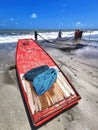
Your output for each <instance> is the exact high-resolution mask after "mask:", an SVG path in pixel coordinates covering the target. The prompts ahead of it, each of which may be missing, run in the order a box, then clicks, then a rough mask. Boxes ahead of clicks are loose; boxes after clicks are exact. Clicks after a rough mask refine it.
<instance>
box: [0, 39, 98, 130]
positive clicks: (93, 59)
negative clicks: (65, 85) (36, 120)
mask: <svg viewBox="0 0 98 130" xmlns="http://www.w3.org/2000/svg"><path fill="white" fill-rule="evenodd" d="M65 43H66V44H68V43H69V41H63V42H61V41H58V42H56V43H48V42H42V43H40V45H41V46H42V47H43V48H44V49H45V50H46V51H47V52H48V53H49V54H50V56H51V57H52V58H53V59H54V60H55V62H56V63H57V64H58V65H59V67H60V68H61V69H62V71H63V72H64V74H65V75H66V76H67V77H68V78H69V80H70V81H71V83H72V84H73V85H74V86H75V88H76V90H77V91H78V93H79V94H80V96H81V100H80V101H79V104H78V105H76V106H74V107H73V108H71V109H69V110H68V111H66V112H63V113H61V114H60V115H58V116H57V117H55V118H54V119H52V120H50V121H49V122H47V123H46V124H44V125H43V126H41V127H39V128H34V127H33V126H32V124H31V122H30V119H29V118H28V115H27V113H26V110H25V106H24V103H23V100H22V97H21V93H20V89H19V85H18V82H17V77H16V70H15V69H13V70H9V69H8V68H9V67H10V65H14V64H15V51H16V44H14V45H13V46H11V47H10V44H9V47H8V45H7V47H6V44H5V45H2V44H1V45H0V63H1V66H0V130H37V129H38V130H50V129H51V130H97V129H98V53H92V52H90V51H88V50H87V49H86V47H85V48H84V49H85V53H83V52H82V49H78V50H74V51H71V52H66V51H61V50H59V49H58V48H59V47H61V46H64V44H65ZM5 48H6V49H5ZM90 49H91V50H92V49H95V50H98V48H92V47H91V48H90ZM12 50H13V51H12ZM8 52H9V53H8Z"/></svg>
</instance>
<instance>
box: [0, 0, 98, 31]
mask: <svg viewBox="0 0 98 130" xmlns="http://www.w3.org/2000/svg"><path fill="white" fill-rule="evenodd" d="M77 28H80V29H98V0H1V1H0V29H77Z"/></svg>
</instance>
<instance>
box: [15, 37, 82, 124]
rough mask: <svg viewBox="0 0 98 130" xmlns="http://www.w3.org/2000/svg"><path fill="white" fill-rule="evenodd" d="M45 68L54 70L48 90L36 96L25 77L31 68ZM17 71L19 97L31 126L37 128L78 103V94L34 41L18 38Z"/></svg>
mask: <svg viewBox="0 0 98 130" xmlns="http://www.w3.org/2000/svg"><path fill="white" fill-rule="evenodd" d="M41 65H48V66H49V67H52V68H55V69H56V71H57V79H56V81H55V83H54V84H53V85H52V86H51V88H50V89H49V90H48V91H46V92H45V93H44V94H42V95H40V96H38V95H37V94H36V92H35V90H34V88H33V86H32V83H31V82H30V81H27V80H25V79H24V77H23V76H24V74H25V73H26V72H27V71H29V70H30V69H32V68H36V67H39V66H41ZM16 70H17V74H18V80H19V83H20V87H21V90H22V94H23V97H24V100H25V103H26V105H27V108H28V111H29V113H30V116H31V119H32V122H33V125H34V126H40V125H42V124H43V123H45V122H46V121H48V120H49V119H51V118H53V117H55V116H56V115H58V114H59V113H61V112H62V111H63V110H66V109H67V108H70V107H71V106H73V105H75V104H77V103H78V101H79V100H80V99H81V97H80V95H79V94H78V92H77V91H76V89H75V88H74V86H73V85H72V84H71V82H70V81H69V80H68V78H67V77H66V75H64V73H63V72H62V71H61V70H60V68H59V67H58V65H57V64H56V63H55V62H54V60H53V59H52V58H51V57H50V56H49V54H48V53H47V52H46V51H45V50H44V49H43V48H42V47H41V46H40V45H39V44H38V43H37V42H35V41H34V40H33V39H20V40H19V41H18V44H17V48H16Z"/></svg>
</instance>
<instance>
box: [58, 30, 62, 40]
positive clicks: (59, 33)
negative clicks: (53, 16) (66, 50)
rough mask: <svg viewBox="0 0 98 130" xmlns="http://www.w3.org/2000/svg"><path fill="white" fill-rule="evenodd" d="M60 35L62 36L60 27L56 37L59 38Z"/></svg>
mask: <svg viewBox="0 0 98 130" xmlns="http://www.w3.org/2000/svg"><path fill="white" fill-rule="evenodd" d="M61 37H62V31H61V29H60V30H59V32H58V38H61Z"/></svg>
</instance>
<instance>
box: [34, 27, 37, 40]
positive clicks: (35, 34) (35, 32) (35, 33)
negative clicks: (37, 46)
mask: <svg viewBox="0 0 98 130" xmlns="http://www.w3.org/2000/svg"><path fill="white" fill-rule="evenodd" d="M37 35H38V34H37V31H36V30H35V31H34V37H35V40H36V41H37Z"/></svg>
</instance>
